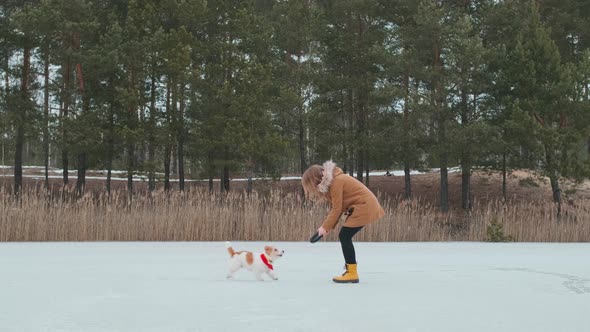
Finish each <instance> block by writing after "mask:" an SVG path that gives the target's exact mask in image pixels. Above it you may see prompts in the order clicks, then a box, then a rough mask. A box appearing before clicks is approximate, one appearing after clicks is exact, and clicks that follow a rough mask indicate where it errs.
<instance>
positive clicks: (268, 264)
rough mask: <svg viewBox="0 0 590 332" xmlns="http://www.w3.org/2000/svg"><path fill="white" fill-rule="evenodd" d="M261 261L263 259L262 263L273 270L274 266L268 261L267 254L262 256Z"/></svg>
mask: <svg viewBox="0 0 590 332" xmlns="http://www.w3.org/2000/svg"><path fill="white" fill-rule="evenodd" d="M260 259H262V263H264V265H266V266H268V268H269V269H271V270H272V269H273V268H272V265H271V264H270V263H269V262H268V259H266V255H265V254H260ZM271 262H272V261H271Z"/></svg>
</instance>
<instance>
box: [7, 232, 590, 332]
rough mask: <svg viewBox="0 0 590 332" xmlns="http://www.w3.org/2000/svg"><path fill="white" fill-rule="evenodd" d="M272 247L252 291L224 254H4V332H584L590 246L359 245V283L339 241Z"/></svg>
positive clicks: (14, 246)
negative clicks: (272, 256)
mask: <svg viewBox="0 0 590 332" xmlns="http://www.w3.org/2000/svg"><path fill="white" fill-rule="evenodd" d="M229 240H231V239H229ZM264 244H265V243H262V242H235V241H234V242H233V247H234V248H235V249H236V250H251V251H260V250H261V249H262V247H263V245H264ZM274 244H275V245H276V246H278V247H280V248H282V249H284V250H285V256H284V257H283V258H281V259H280V260H278V261H276V262H275V264H274V266H275V271H276V273H277V275H278V277H279V280H278V281H270V280H268V279H266V280H265V281H264V282H259V281H256V280H255V279H254V276H253V275H252V274H251V273H250V272H248V271H246V270H240V271H238V272H237V273H236V278H235V279H234V280H226V279H225V274H226V269H227V266H228V255H227V252H226V250H225V247H224V244H223V243H222V242H190V243H189V242H132V243H129V242H101V243H0V331H3V332H4V331H19V332H22V331H35V332H37V331H232V332H235V331H314V332H316V331H367V332H370V331H453V332H456V331H470V332H471V331H477V332H484V331H494V332H499V331H502V332H505V331H518V332H522V331H535V332H540V331H560V332H569V331H571V332H574V331H575V332H583V331H590V244H588V243H576V244H567V243H536V244H533V243H508V244H494V243H472V242H444V243H356V251H357V258H358V262H359V275H360V279H361V280H360V283H359V284H356V285H346V284H334V283H332V282H331V277H332V276H333V275H336V274H338V273H341V272H342V265H343V262H342V257H341V252H340V247H339V244H338V243H334V242H323V241H322V242H319V243H316V244H309V243H302V242H277V243H274Z"/></svg>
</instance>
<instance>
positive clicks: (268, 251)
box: [264, 246, 272, 255]
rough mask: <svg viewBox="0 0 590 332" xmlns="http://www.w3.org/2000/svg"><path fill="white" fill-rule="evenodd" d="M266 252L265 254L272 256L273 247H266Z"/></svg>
mask: <svg viewBox="0 0 590 332" xmlns="http://www.w3.org/2000/svg"><path fill="white" fill-rule="evenodd" d="M264 252H265V253H266V254H267V255H270V254H272V247H271V246H266V247H264Z"/></svg>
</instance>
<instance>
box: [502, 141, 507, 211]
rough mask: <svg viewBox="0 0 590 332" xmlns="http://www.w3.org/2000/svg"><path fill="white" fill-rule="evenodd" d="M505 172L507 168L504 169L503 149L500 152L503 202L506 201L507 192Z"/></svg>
mask: <svg viewBox="0 0 590 332" xmlns="http://www.w3.org/2000/svg"><path fill="white" fill-rule="evenodd" d="M506 173H507V169H506V151H504V152H503V153H502V199H503V200H504V203H506V198H507V197H506V193H507V188H506V175H507V174H506Z"/></svg>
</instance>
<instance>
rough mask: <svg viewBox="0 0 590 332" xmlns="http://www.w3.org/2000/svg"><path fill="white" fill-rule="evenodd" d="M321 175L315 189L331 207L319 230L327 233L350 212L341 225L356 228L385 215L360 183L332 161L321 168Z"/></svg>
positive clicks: (369, 192) (379, 205)
mask: <svg viewBox="0 0 590 332" xmlns="http://www.w3.org/2000/svg"><path fill="white" fill-rule="evenodd" d="M323 167H324V175H323V177H322V181H321V182H320V184H319V185H318V190H319V191H320V192H322V193H328V199H329V200H330V204H331V206H332V208H331V210H330V213H329V214H328V216H327V217H326V219H325V220H324V222H323V224H322V227H324V229H325V230H331V229H333V228H334V227H336V224H338V221H339V220H340V217H341V216H342V214H343V213H345V212H348V211H349V209H352V214H350V215H349V216H348V217H347V218H346V221H345V222H344V226H347V227H359V226H365V225H368V224H370V223H372V222H374V221H377V220H378V219H380V218H381V217H383V215H385V212H384V211H383V208H382V207H381V204H379V201H377V197H375V194H373V193H372V192H371V191H370V190H369V189H368V188H367V187H366V186H365V185H364V184H362V183H361V182H360V181H358V180H357V179H355V178H353V177H352V176H350V175H347V174H344V172H342V170H341V169H340V168H339V167H336V164H334V163H333V162H332V161H327V162H325V163H324V165H323Z"/></svg>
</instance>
